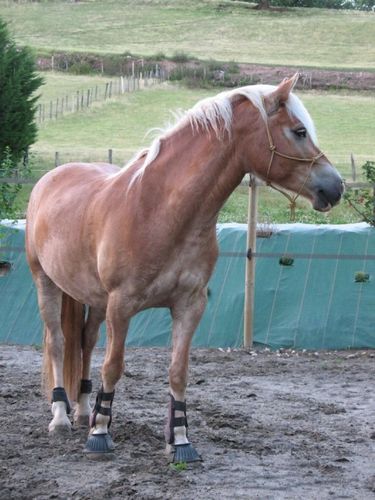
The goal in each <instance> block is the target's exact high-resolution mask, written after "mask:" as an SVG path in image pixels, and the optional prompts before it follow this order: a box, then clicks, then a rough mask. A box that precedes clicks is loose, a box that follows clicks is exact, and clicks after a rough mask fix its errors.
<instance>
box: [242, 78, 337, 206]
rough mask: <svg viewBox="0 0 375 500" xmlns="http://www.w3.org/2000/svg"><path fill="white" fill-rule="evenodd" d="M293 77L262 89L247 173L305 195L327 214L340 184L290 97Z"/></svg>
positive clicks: (297, 104)
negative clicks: (254, 154)
mask: <svg viewBox="0 0 375 500" xmlns="http://www.w3.org/2000/svg"><path fill="white" fill-rule="evenodd" d="M297 79H298V74H297V75H295V76H294V77H293V78H291V79H287V80H284V81H283V82H282V83H281V84H280V85H279V86H278V87H276V88H272V87H268V86H267V87H266V86H264V87H262V88H261V94H262V96H261V100H260V101H259V102H258V105H257V107H258V110H257V111H258V118H259V121H258V123H259V127H257V137H255V138H254V139H255V141H256V143H257V147H256V156H255V158H253V159H252V162H251V163H252V164H251V165H250V169H249V170H251V171H252V172H254V173H255V174H256V175H258V176H259V177H261V178H262V179H263V180H265V181H266V183H268V184H270V185H275V186H278V187H281V188H285V189H288V190H290V191H293V192H294V193H296V195H297V196H299V195H302V196H304V197H305V198H307V199H309V200H310V201H311V203H312V205H313V207H314V209H315V210H319V211H321V212H325V211H327V210H329V209H331V208H332V207H333V206H334V205H336V204H337V203H338V202H339V201H340V198H341V195H342V193H343V182H342V179H341V177H340V175H339V173H338V172H337V170H336V169H335V168H334V167H333V165H332V164H331V163H330V162H329V161H328V159H327V158H326V156H325V155H324V154H323V153H322V152H321V151H320V150H319V148H318V146H317V140H316V135H315V129H314V124H313V122H312V120H311V118H310V116H309V114H308V112H307V111H306V109H305V107H304V106H303V104H302V102H301V101H300V100H299V99H298V97H296V96H295V95H294V94H292V90H293V87H294V85H295V83H296V81H297ZM259 112H260V113H259Z"/></svg>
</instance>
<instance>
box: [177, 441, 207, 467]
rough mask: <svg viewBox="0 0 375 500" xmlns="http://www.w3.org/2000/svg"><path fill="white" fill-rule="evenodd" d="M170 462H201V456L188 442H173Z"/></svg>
mask: <svg viewBox="0 0 375 500" xmlns="http://www.w3.org/2000/svg"><path fill="white" fill-rule="evenodd" d="M171 461H172V463H174V464H178V463H181V462H184V463H191V462H202V457H201V456H200V455H199V454H198V452H197V450H196V449H195V448H194V447H193V446H192V445H191V444H190V443H187V444H175V445H173V446H172V460H171Z"/></svg>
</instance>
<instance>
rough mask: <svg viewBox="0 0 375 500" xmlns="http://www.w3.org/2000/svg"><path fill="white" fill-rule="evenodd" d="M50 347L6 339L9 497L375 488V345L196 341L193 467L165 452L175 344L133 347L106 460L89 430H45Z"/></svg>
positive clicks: (1, 389) (1, 439)
mask: <svg viewBox="0 0 375 500" xmlns="http://www.w3.org/2000/svg"><path fill="white" fill-rule="evenodd" d="M41 357H42V356H41V352H40V351H38V350H35V349H33V348H24V347H14V346H1V347H0V379H1V386H0V396H1V404H0V425H1V429H2V432H1V436H0V458H1V462H0V498H1V499H7V500H9V499H34V498H35V499H38V500H39V499H47V498H57V499H66V498H77V499H103V498H115V499H120V498H142V499H153V498H160V499H172V498H173V499H178V498H182V499H216V500H219V499H220V500H221V499H227V498H232V499H233V498H244V499H245V498H246V499H257V498H259V499H319V500H320V499H326V498H332V499H342V498H351V499H356V500H364V499H373V498H375V418H374V417H375V397H374V373H375V369H374V364H375V352H374V351H357V352H350V351H348V352H338V353H337V352H335V353H295V352H293V351H281V352H276V353H275V352H273V353H271V352H269V351H250V352H244V351H240V350H238V351H222V350H218V349H215V350H207V349H200V350H193V351H192V355H191V371H190V375H191V376H190V384H189V388H188V418H189V424H190V439H191V441H192V442H193V444H194V445H195V446H196V448H197V449H198V451H199V452H200V453H201V454H202V455H203V458H204V461H203V462H202V463H197V464H193V465H188V466H187V468H186V469H185V470H175V469H173V467H172V466H170V465H168V463H167V461H166V459H165V456H164V453H163V447H164V444H163V439H164V438H163V427H164V417H165V414H166V406H167V401H168V384H167V374H168V370H167V367H168V363H169V350H167V349H132V350H129V351H128V352H127V356H126V358H127V365H126V372H125V376H124V377H123V378H122V380H121V381H120V383H119V384H118V389H117V390H116V396H115V402H114V406H113V409H114V421H113V424H112V436H113V438H114V440H115V443H116V445H117V446H116V458H115V459H114V460H113V461H109V462H108V461H107V462H95V461H91V460H88V459H87V458H86V457H84V455H83V453H82V450H83V446H84V443H85V439H86V431H85V430H81V429H74V430H73V432H72V434H71V435H70V436H68V437H66V438H61V437H59V438H56V437H52V436H49V435H48V432H47V426H48V422H49V420H50V411H49V404H48V403H47V401H46V400H45V399H44V398H43V396H42V393H41V389H40V366H41ZM102 359H103V351H102V350H97V351H96V353H95V359H94V369H93V372H94V373H93V379H94V384H95V385H94V386H95V387H98V385H99V374H100V365H101V361H102Z"/></svg>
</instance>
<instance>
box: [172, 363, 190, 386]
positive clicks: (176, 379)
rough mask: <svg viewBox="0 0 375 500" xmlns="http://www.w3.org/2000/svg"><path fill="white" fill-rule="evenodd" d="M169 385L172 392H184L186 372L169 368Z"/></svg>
mask: <svg viewBox="0 0 375 500" xmlns="http://www.w3.org/2000/svg"><path fill="white" fill-rule="evenodd" d="M169 384H170V386H171V389H172V391H173V392H176V393H180V392H184V391H185V388H186V385H187V370H185V369H182V368H181V367H177V366H175V365H172V366H171V367H170V368H169Z"/></svg>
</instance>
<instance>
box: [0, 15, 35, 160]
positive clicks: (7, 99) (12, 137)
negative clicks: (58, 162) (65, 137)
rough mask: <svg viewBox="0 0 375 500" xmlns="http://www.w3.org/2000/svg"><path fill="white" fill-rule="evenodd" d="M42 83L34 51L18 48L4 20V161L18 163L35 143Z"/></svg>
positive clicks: (0, 30)
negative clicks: (38, 102) (37, 106)
mask: <svg viewBox="0 0 375 500" xmlns="http://www.w3.org/2000/svg"><path fill="white" fill-rule="evenodd" d="M42 82H43V79H42V78H40V77H39V76H38V75H37V73H36V67H35V61H34V57H33V55H32V53H31V51H30V50H29V49H28V48H27V47H22V48H19V47H16V45H15V43H14V42H13V40H12V39H11V37H10V35H9V32H8V29H7V26H6V23H5V22H3V21H2V20H1V19H0V117H1V127H0V164H1V163H2V162H3V161H6V163H7V164H8V160H10V161H11V165H14V166H16V165H17V164H18V162H19V161H20V160H21V159H22V157H23V156H24V154H25V152H26V151H27V149H28V147H29V146H30V145H31V144H33V143H34V142H35V139H36V133H37V128H36V125H35V122H34V116H35V111H36V101H37V99H38V96H37V95H36V94H35V92H36V90H37V89H38V88H39V87H40V85H41V84H42Z"/></svg>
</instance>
